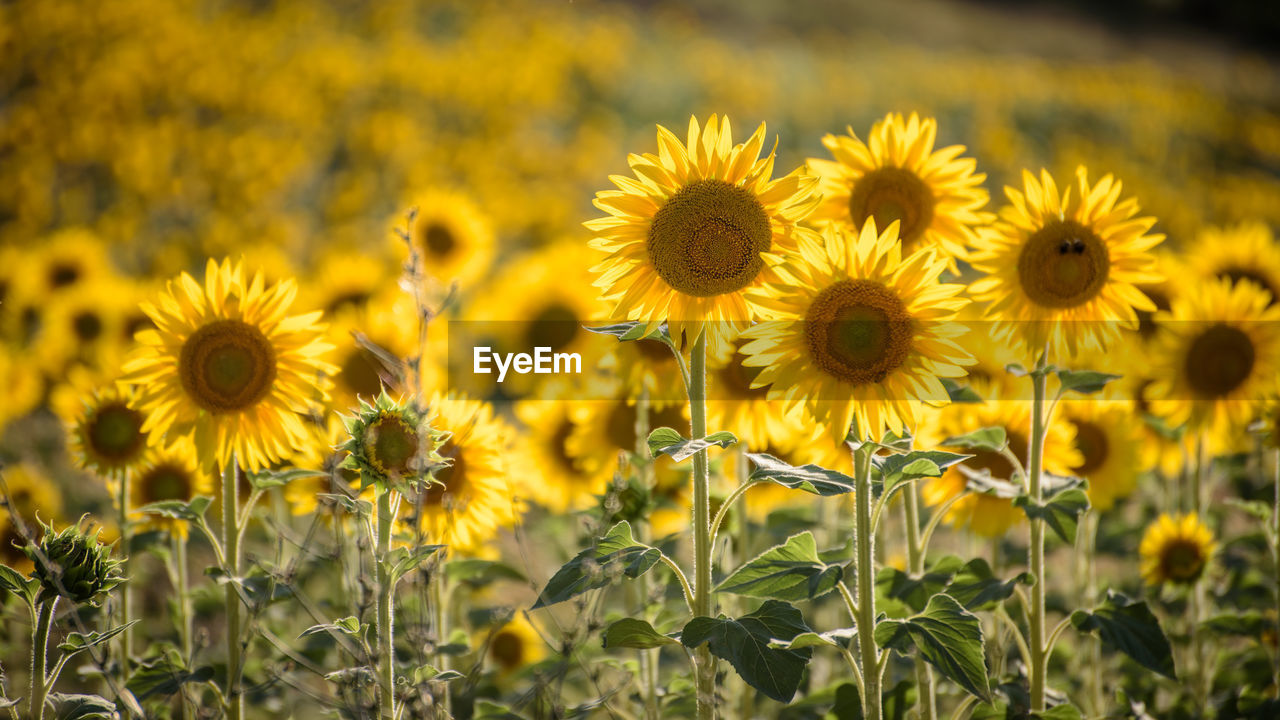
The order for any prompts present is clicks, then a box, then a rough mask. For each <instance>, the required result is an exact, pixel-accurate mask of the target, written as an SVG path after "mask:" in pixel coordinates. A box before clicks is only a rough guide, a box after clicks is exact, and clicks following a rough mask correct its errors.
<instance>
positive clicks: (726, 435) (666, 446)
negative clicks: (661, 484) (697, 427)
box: [648, 427, 738, 462]
mask: <svg viewBox="0 0 1280 720" xmlns="http://www.w3.org/2000/svg"><path fill="white" fill-rule="evenodd" d="M736 442H738V438H737V437H735V436H734V434H733V433H731V432H728V431H727V430H721V431H720V432H714V433H711V434H710V435H708V436H706V437H704V438H702V439H700V440H690V439H688V438H686V437H684V436H683V435H681V434H680V433H679V432H677V431H675V430H672V429H671V428H669V427H660V428H658V429H656V430H654V431H653V432H651V433H649V440H648V443H649V453H650V454H651V455H653V456H654V457H658V456H659V455H667V456H670V457H671V459H672V460H675V461H676V462H682V461H684V460H687V459H689V458H691V457H693V456H694V455H695V454H696V453H698V452H699V451H700V450H706V449H707V448H709V447H712V446H719V447H722V448H727V447H729V446H730V445H733V444H734V443H736Z"/></svg>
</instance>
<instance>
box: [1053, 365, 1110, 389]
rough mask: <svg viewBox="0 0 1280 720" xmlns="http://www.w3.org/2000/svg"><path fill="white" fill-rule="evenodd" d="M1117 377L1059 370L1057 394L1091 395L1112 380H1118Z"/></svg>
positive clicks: (1086, 371) (1090, 372)
mask: <svg viewBox="0 0 1280 720" xmlns="http://www.w3.org/2000/svg"><path fill="white" fill-rule="evenodd" d="M1119 379H1120V376H1119V375H1108V374H1107V373H1100V372H1095V371H1093V370H1059V371H1058V382H1059V383H1061V386H1060V387H1059V388H1058V394H1059V395H1061V394H1063V393H1068V392H1074V393H1079V394H1081V395H1092V394H1093V393H1096V392H1098V391H1099V390H1101V389H1102V388H1104V387H1106V386H1107V383H1109V382H1111V381H1112V380H1119Z"/></svg>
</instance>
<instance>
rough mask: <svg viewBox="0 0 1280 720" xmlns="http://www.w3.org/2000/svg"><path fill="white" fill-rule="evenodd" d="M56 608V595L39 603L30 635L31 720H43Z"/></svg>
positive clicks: (29, 714) (29, 707) (29, 709)
mask: <svg viewBox="0 0 1280 720" xmlns="http://www.w3.org/2000/svg"><path fill="white" fill-rule="evenodd" d="M57 607H58V596H56V595H54V596H53V597H50V598H48V599H46V600H44V601H43V602H41V603H40V609H39V611H38V615H39V617H38V619H37V620H36V626H35V630H33V631H32V633H31V692H30V698H31V704H30V705H29V706H28V711H27V715H28V717H30V718H31V720H44V706H45V699H46V698H47V697H48V696H49V680H48V677H47V675H48V663H49V630H50V628H51V627H52V625H53V614H54V611H55V610H56V609H57Z"/></svg>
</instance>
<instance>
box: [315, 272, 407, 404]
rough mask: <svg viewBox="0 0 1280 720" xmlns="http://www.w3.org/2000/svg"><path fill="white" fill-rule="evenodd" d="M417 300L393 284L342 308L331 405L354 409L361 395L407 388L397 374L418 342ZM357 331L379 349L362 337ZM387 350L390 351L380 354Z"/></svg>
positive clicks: (334, 325) (332, 330) (334, 327)
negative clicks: (415, 302)
mask: <svg viewBox="0 0 1280 720" xmlns="http://www.w3.org/2000/svg"><path fill="white" fill-rule="evenodd" d="M412 304H413V303H412V300H411V298H409V297H408V295H406V294H405V293H403V292H399V291H398V290H397V289H395V288H389V289H386V290H383V291H381V292H378V293H376V294H375V295H374V296H372V297H370V298H369V299H367V301H366V302H365V303H364V304H362V305H361V306H358V307H356V306H352V307H348V308H346V309H345V310H343V311H342V312H339V313H338V314H337V315H336V316H335V317H334V318H333V320H332V322H331V323H330V325H329V342H330V343H332V344H333V346H334V348H335V349H334V351H333V352H332V353H331V354H330V359H331V360H332V361H333V364H334V365H336V366H337V367H338V371H337V373H335V374H334V376H333V389H332V399H331V401H330V406H331V407H333V408H334V409H336V410H338V411H339V412H348V411H350V410H352V409H354V408H355V407H356V405H357V398H363V399H365V400H368V401H370V402H372V401H373V399H374V398H376V397H377V396H378V394H379V393H381V392H382V390H383V388H386V389H387V390H388V391H389V392H392V393H396V392H401V391H403V390H404V389H405V388H402V387H400V383H399V382H398V379H397V375H399V374H402V373H403V372H404V369H403V367H402V366H401V363H402V362H403V361H404V360H405V359H406V358H408V357H410V356H412V355H413V354H414V353H415V352H416V351H417V347H418V327H417V323H416V322H415V321H414V318H415V316H416V313H415V312H414V309H413V307H412ZM357 334H359V335H360V336H363V337H364V338H365V339H366V340H367V341H368V342H371V343H373V345H374V346H376V347H377V348H379V350H377V351H375V350H371V349H370V348H369V347H368V345H366V344H364V343H362V342H360V341H359V340H357ZM381 351H386V353H387V354H388V355H387V356H386V357H382V356H380V355H379V353H380V352H381Z"/></svg>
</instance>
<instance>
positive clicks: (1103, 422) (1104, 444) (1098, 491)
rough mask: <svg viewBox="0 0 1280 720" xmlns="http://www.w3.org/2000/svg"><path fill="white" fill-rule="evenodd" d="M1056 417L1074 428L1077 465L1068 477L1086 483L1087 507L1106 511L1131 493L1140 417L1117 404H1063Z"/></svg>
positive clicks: (1139, 451) (1129, 406)
mask: <svg viewBox="0 0 1280 720" xmlns="http://www.w3.org/2000/svg"><path fill="white" fill-rule="evenodd" d="M1059 413H1060V418H1061V419H1062V420H1063V421H1065V422H1068V423H1071V425H1072V426H1073V427H1074V428H1075V431H1076V432H1075V436H1076V439H1075V445H1076V450H1077V451H1079V453H1080V458H1081V462H1080V464H1079V465H1075V466H1073V467H1072V468H1071V473H1070V474H1072V475H1075V476H1076V477H1082V478H1084V479H1086V480H1088V481H1089V487H1088V490H1087V491H1086V492H1087V493H1088V495H1089V507H1091V508H1092V509H1094V510H1097V511H1098V512H1106V511H1107V510H1110V509H1111V508H1112V507H1114V506H1115V503H1116V501H1117V500H1119V499H1121V498H1124V497H1126V496H1128V495H1129V493H1131V492H1133V490H1134V488H1135V487H1137V484H1138V474H1139V473H1140V472H1141V471H1142V461H1143V454H1142V440H1143V438H1142V436H1141V435H1140V434H1139V433H1140V426H1141V424H1142V420H1141V418H1139V417H1137V415H1135V414H1134V412H1133V406H1132V404H1130V403H1128V402H1121V401H1105V400H1086V401H1069V402H1063V403H1062V404H1061V405H1060V406H1059Z"/></svg>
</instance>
